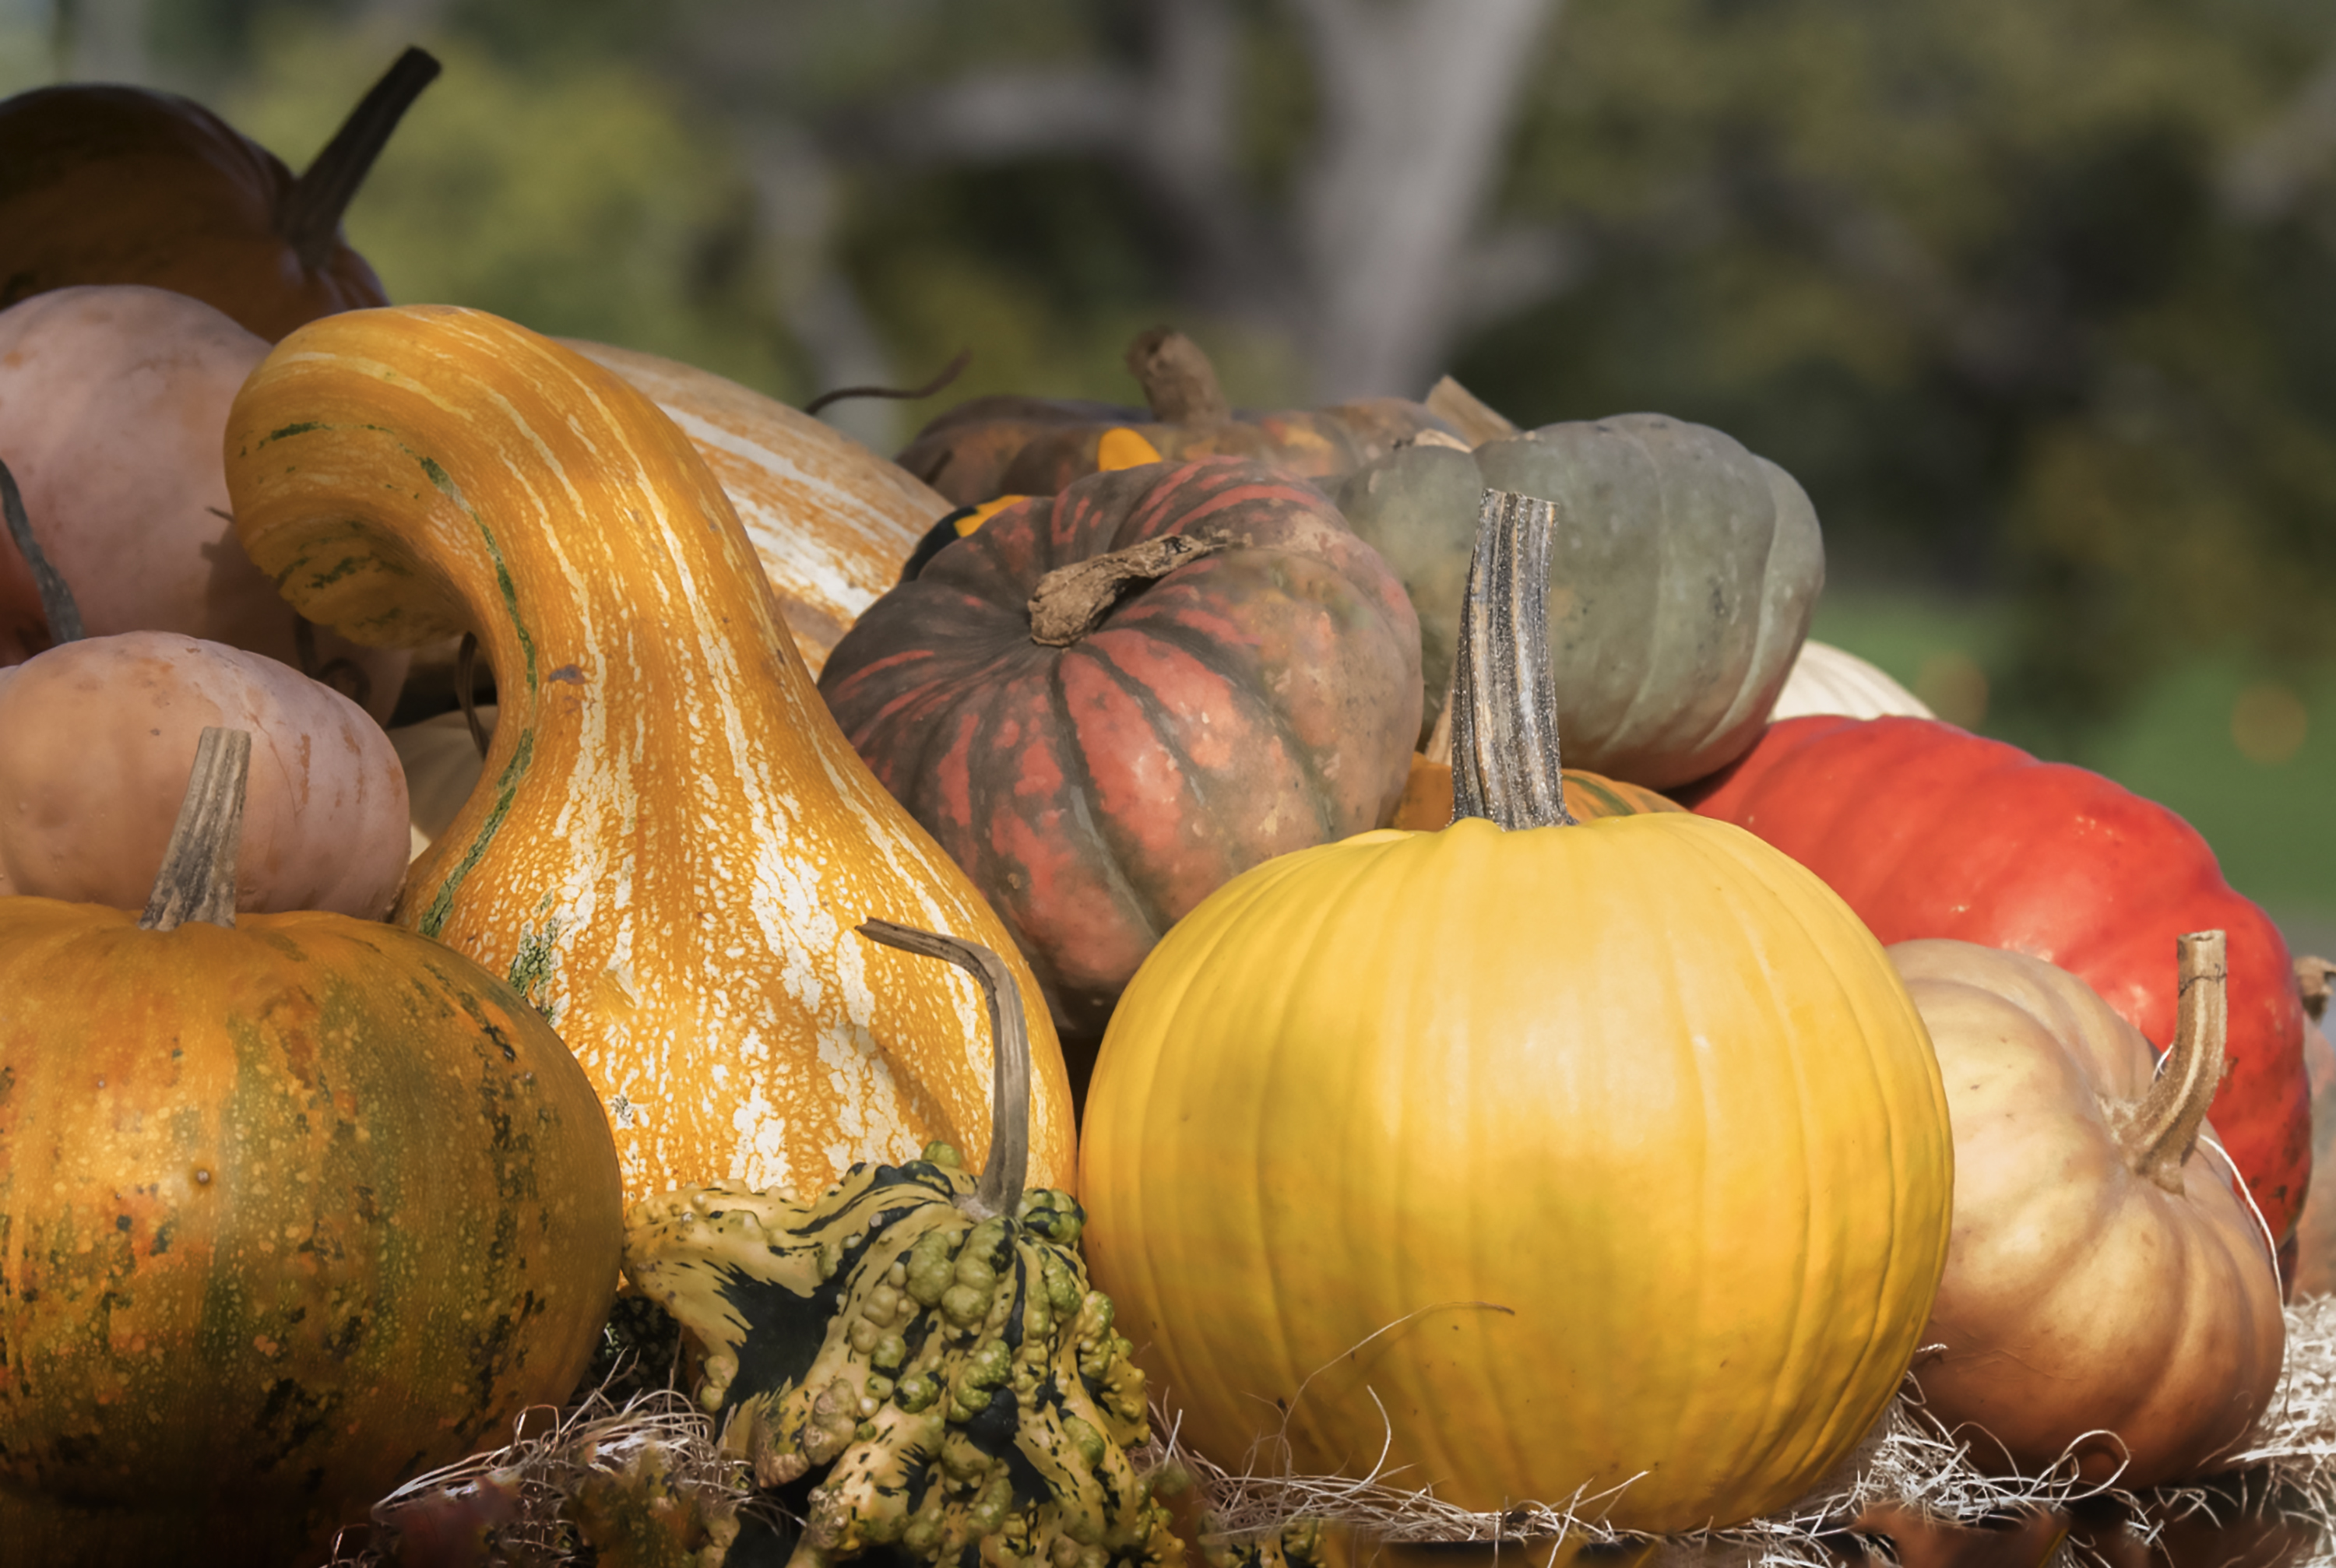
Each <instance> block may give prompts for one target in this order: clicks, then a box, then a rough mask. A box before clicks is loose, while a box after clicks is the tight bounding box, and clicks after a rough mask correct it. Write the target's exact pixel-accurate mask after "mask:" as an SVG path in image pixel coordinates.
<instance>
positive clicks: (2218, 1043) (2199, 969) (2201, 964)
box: [2117, 931, 2231, 1192]
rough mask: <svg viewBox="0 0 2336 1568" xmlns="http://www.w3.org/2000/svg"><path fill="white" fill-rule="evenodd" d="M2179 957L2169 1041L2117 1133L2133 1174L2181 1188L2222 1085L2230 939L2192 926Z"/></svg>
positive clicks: (2180, 940)
mask: <svg viewBox="0 0 2336 1568" xmlns="http://www.w3.org/2000/svg"><path fill="white" fill-rule="evenodd" d="M2175 947H2176V950H2178V951H2179V953H2180V954H2181V979H2180V980H2179V982H2178V983H2179V984H2180V986H2181V988H2182V989H2181V999H2180V1001H2179V1002H2178V1003H2177V1004H2176V1008H2177V1011H2176V1013H2175V1023H2174V1046H2173V1048H2172V1049H2171V1050H2169V1051H2167V1052H2166V1064H2165V1066H2163V1067H2162V1068H2161V1069H2160V1070H2159V1072H2158V1075H2157V1078H2156V1082H2154V1083H2152V1084H2151V1085H2150V1086H2149V1093H2148V1094H2146V1095H2145V1096H2142V1100H2141V1103H2140V1104H2139V1105H2136V1106H2135V1107H2134V1108H2133V1111H2132V1113H2131V1114H2130V1115H2129V1116H2128V1117H2126V1118H2123V1125H2121V1126H2120V1127H2119V1128H2118V1131H2117V1142H2118V1143H2119V1144H2122V1145H2123V1146H2124V1148H2125V1151H2126V1164H2127V1165H2129V1166H2130V1167H2131V1168H2132V1170H2133V1172H2134V1174H2136V1175H2139V1176H2145V1177H2146V1178H2148V1179H2149V1180H2150V1181H2153V1182H2155V1183H2157V1184H2158V1185H2159V1186H2161V1187H2164V1188H2166V1189H2167V1190H2169V1191H2176V1192H2178V1191H2179V1190H2180V1189H2181V1185H2182V1162H2183V1161H2185V1160H2186V1159H2188V1158H2189V1157H2190V1150H2191V1148H2192V1147H2193V1146H2194V1145H2195V1144H2196V1143H2197V1142H2198V1129H2199V1127H2200V1126H2202V1125H2205V1120H2206V1107H2207V1105H2209V1104H2211V1103H2212V1102H2213V1100H2214V1091H2215V1090H2216V1089H2218V1088H2220V1087H2221V1086H2222V1083H2223V1048H2224V1037H2226V1036H2227V1035H2228V1033H2229V1031H2230V1022H2231V1009H2230V1001H2229V998H2228V996H2227V994H2226V989H2227V981H2228V978H2229V962H2228V951H2227V943H2226V941H2225V940H2224V934H2223V933H2222V932H2221V931H2192V932H2191V933H2190V934H2189V935H2187V936H2184V937H2177V938H2175Z"/></svg>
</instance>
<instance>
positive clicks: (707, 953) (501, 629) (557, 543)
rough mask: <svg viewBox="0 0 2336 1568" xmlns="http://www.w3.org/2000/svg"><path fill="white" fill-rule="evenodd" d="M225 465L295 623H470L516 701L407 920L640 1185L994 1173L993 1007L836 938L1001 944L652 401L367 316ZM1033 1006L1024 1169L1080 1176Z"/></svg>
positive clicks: (490, 328) (258, 385)
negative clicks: (525, 1019)
mask: <svg viewBox="0 0 2336 1568" xmlns="http://www.w3.org/2000/svg"><path fill="white" fill-rule="evenodd" d="M227 470H228V484H229V492H230V493H231V494H232V496H233V498H234V503H235V513H236V522H237V528H238V532H239V534H240V536H241V537H242V540H243V543H244V548H245V549H246V550H247V551H248V552H249V554H250V555H251V557H252V559H253V560H256V561H258V562H259V563H260V565H261V566H262V568H263V569H264V570H268V572H269V573H271V574H272V575H273V576H274V577H275V578H276V579H277V582H278V584H279V585H280V587H281V589H282V590H283V592H284V593H285V595H286V596H287V598H289V599H291V600H292V601H293V602H294V603H295V604H296V605H297V606H298V607H299V609H301V611H302V613H304V614H306V615H307V616H309V617H310V618H313V619H316V620H319V621H321V622H323V623H325V624H327V625H331V626H334V627H336V628H342V629H344V630H345V631H346V632H347V633H348V634H350V635H351V636H353V637H355V638H359V639H360V640H364V641H367V642H371V643H377V644H382V645H386V646H408V647H411V646H416V645H419V644H423V643H426V642H430V641H433V640H435V639H439V638H444V637H446V636H448V635H450V634H458V633H462V632H465V631H470V632H475V633H476V634H477V636H478V638H479V639H480V645H481V648H482V652H483V653H484V654H485V656H486V657H488V659H489V660H490V661H491V662H492V665H493V667H494V668H495V671H496V674H497V694H498V696H499V698H500V703H501V713H500V716H499V719H500V722H498V723H497V725H496V726H495V732H494V737H493V740H492V744H491V746H490V749H489V752H488V755H487V759H486V768H485V773H484V774H483V776H482V779H481V781H480V784H479V787H478V788H477V790H476V791H474V792H473V794H472V796H471V798H470V800H469V802H468V803H466V804H465V805H464V806H463V808H462V812H461V813H459V814H458V815H457V816H456V818H455V820H454V821H453V823H452V824H451V825H450V826H449V828H448V829H447V831H446V833H444V834H443V836H442V837H441V838H440V839H439V840H438V841H437V842H435V843H434V844H433V845H432V847H431V849H430V851H429V852H427V853H425V854H424V855H423V856H422V858H421V859H420V860H418V861H417V862H415V863H414V866H413V868H412V870H411V871H410V872H409V873H408V877H407V881H406V886H405V891H404V893H403V894H402V895H401V897H400V899H399V901H398V904H397V907H396V909H395V910H394V912H393V915H392V918H393V919H394V920H397V921H398V922H399V923H401V924H404V925H407V926H411V927H413V928H414V929H416V930H421V931H422V932H423V933H424V934H425V935H430V936H435V937H438V938H440V939H442V940H445V941H446V942H448V943H450V944H451V945H453V947H455V948H457V949H459V950H462V951H463V952H464V953H467V954H469V955H470V956H471V957H472V958H473V959H477V960H479V961H480V962H482V963H483V964H485V965H486V966H487V967H488V968H490V969H494V970H495V971H497V972H498V973H507V974H509V975H510V976H511V979H513V981H514V983H515V984H516V985H517V986H518V988H519V989H521V991H522V992H523V993H524V994H526V995H527V996H528V997H529V998H530V1000H531V1001H533V1002H535V1003H536V1004H537V1005H538V1006H539V1007H540V1008H542V1009H543V1010H544V1011H545V1012H546V1013H547V1014H548V1015H549V1016H550V1018H551V1020H552V1022H553V1024H554V1026H555V1027H557V1028H558V1029H559V1030H560V1035H561V1037H563V1038H564V1039H565V1040H566V1041H567V1043H568V1046H569V1049H571V1050H572V1051H574V1052H575V1053H576V1055H577V1057H578V1058H579V1060H580V1061H581V1062H582V1063H583V1065H584V1068H585V1070H586V1072H587V1073H588V1074H589V1075H590V1076H591V1078H592V1081H593V1084H594V1086H595V1087H596V1088H598V1090H599V1093H600V1096H601V1098H602V1101H603V1103H604V1104H605V1105H606V1106H607V1108H608V1114H609V1121H610V1123H611V1125H612V1128H613V1130H614V1132H615V1135H616V1139H617V1146H618V1154H619V1156H620V1158H621V1160H622V1163H623V1168H624V1176H625V1188H626V1191H627V1193H628V1194H629V1195H631V1196H636V1197H637V1196H639V1195H642V1194H644V1193H652V1192H657V1191H662V1190H664V1189H666V1188H669V1187H673V1186H676V1185H683V1184H696V1183H705V1182H706V1181H709V1180H729V1181H743V1182H746V1183H752V1184H754V1185H756V1186H763V1187H768V1186H778V1185H792V1186H793V1187H795V1188H797V1189H798V1190H799V1191H803V1192H805V1193H812V1192H816V1191H818V1190H819V1189H820V1188H822V1187H823V1186H824V1185H825V1184H826V1183H828V1182H829V1181H831V1180H832V1179H833V1178H834V1177H835V1176H837V1175H838V1174H841V1173H842V1171H843V1170H844V1169H845V1168H846V1167H848V1166H849V1165H851V1164H852V1163H854V1162H856V1161H861V1160H881V1161H896V1162H897V1161H901V1160H906V1159H911V1158H914V1157H915V1156H916V1154H918V1153H919V1151H920V1149H921V1148H922V1147H923V1145H924V1144H926V1143H927V1142H928V1141H930V1140H934V1139H941V1140H946V1141H948V1142H949V1143H951V1144H956V1145H957V1146H958V1147H959V1148H960V1149H963V1150H965V1151H967V1153H968V1156H970V1157H977V1158H978V1157H979V1156H978V1153H977V1151H979V1150H982V1149H985V1148H986V1147H987V1145H988V1131H989V1108H988V1107H989V1095H990V1060H989V1051H988V1046H987V1045H986V1044H985V1043H984V1042H985V1041H986V1040H987V1038H988V1035H987V1030H986V1028H985V1027H984V1018H985V1015H984V1011H983V1002H982V998H981V996H980V994H979V991H978V989H977V988H976V987H975V986H974V984H973V982H972V981H971V980H970V979H967V978H964V977H962V976H959V975H958V974H957V972H956V971H955V970H953V969H948V968H947V967H946V966H942V965H937V964H930V963H924V962H920V960H918V959H914V958H912V957H910V956H907V955H897V954H893V953H891V952H889V951H880V950H872V949H871V944H869V943H868V942H866V941H864V940H861V939H860V938H858V937H856V936H855V935H853V934H852V933H853V930H854V928H855V927H857V926H858V925H859V924H860V923H861V921H862V920H868V919H871V918H880V919H884V920H900V921H903V922H908V923H914V924H917V925H920V926H923V927H925V928H927V929H929V930H939V931H945V932H948V933H949V934H951V935H957V936H962V937H965V938H967V939H968V940H974V941H978V942H980V943H982V944H983V945H985V946H987V947H990V948H992V949H995V950H998V951H1000V952H1005V953H1008V954H1010V953H1011V951H1012V942H1011V940H1010V939H1009V938H1008V937H1007V933H1006V931H1005V929H1004V928H1003V927H1002V926H1000V925H999V924H998V920H997V919H996V917H995V916H993V915H992V914H991V913H990V911H989V910H988V906H987V905H985V904H984V903H983V902H982V901H981V899H980V896H979V895H978V893H977V892H976V891H974V889H973V887H972V885H971V883H970V882H968V881H967V880H966V879H965V877H964V875H963V873H962V872H959V870H958V869H957V867H956V866H955V865H954V864H953V863H951V862H950V861H949V857H948V856H947V855H945V854H943V853H942V852H940V851H939V849H938V848H937V847H935V845H934V844H933V843H932V842H931V841H930V839H929V838H927V837H926V835H925V833H923V831H922V830H921V829H920V828H919V827H918V826H917V825H916V824H915V823H914V822H913V821H911V820H910V818H909V816H908V815H907V813H905V812H903V811H902V810H901V809H900V807H899V806H898V805H897V804H896V803H894V802H893V800H892V798H891V796H890V795H889V794H886V793H885V792H884V790H883V788H882V786H881V785H880V784H877V782H876V780H875V778H874V776H873V775H871V774H870V773H869V772H868V770H867V768H866V766H865V765H862V764H861V761H860V759H859V758H858V756H857V755H854V754H853V752H852V747H851V745H849V743H847V742H846V741H845V740H844V738H843V735H842V733H841V732H840V731H839V730H838V729H837V728H836V726H835V724H834V722H833V720H832V719H831V718H830V717H829V716H828V714H827V710H826V708H825V706H824V705H822V703H821V701H820V699H819V694H818V692H817V691H816V689H815V688H814V687H813V685H812V681H811V677H810V675H809V673H808V672H807V671H806V670H805V668H804V667H803V658H802V657H801V656H800V655H799V654H798V653H797V651H796V648H795V646H794V643H793V640H792V639H791V638H789V637H788V635H787V631H786V628H785V626H784V623H783V621H782V620H781V618H780V611H779V609H778V606H777V604H776V602H775V600H774V597H773V594H772V591H771V589H770V587H769V585H768V583H767V582H766V581H765V580H764V574H763V571H762V570H761V567H760V563H759V562H758V561H757V560H756V557H755V553H754V547H753V545H752V543H751V542H750V541H749V540H748V538H747V535H746V532H745V529H744V528H743V527H742V526H741V525H740V523H739V521H738V518H737V515H736V513H735V511H733V510H732V507H731V505H730V502H729V501H728V500H727V498H726V497H725V495H724V493H723V491H722V488H721V486H720V485H719V484H718V483H717V482H715V477H714V475H713V474H712V472H709V471H708V469H707V467H706V464H705V463H704V462H703V461H701V459H700V458H699V456H698V455H697V453H696V451H695V450H694V449H693V447H692V445H691V443H690V442H689V440H688V438H687V437H686V435H685V434H684V433H682V432H681V431H680V430H679V429H678V428H676V426H675V424H673V422H672V421H671V420H669V419H667V417H666V416H665V415H664V414H660V413H659V412H658V411H657V407H656V405H655V404H652V403H651V402H650V401H649V400H648V399H647V397H645V396H644V395H643V394H640V393H638V392H637V391H635V390H634V389H633V388H632V387H631V386H630V385H628V384H627V383H626V382H625V381H623V380H622V379H621V378H619V377H618V376H617V375H614V374H612V373H610V372H608V371H607V370H604V369H602V368H601V367H600V366H599V365H595V364H593V363H592V362H591V361H589V359H586V358H584V357H583V356H582V355H579V354H577V353H575V352H574V351H573V350H570V349H568V348H565V347H562V346H560V345H559V344H556V343H554V342H552V341H551V340H550V339H548V338H545V337H540V336H537V335H535V334H533V333H530V332H529V331H527V330H526V329H524V328H522V327H519V326H513V325H512V324H511V323H509V322H506V321H503V320H501V319H499V318H497V317H492V316H488V315H485V314H483V313H481V312H477V311H471V310H463V309H458V308H454V307H442V306H415V307H400V308H391V309H382V310H370V311H354V312H349V313H346V314H343V315H338V316H333V317H326V318H325V319H323V320H320V321H317V322H315V323H312V324H311V325H309V326H306V327H303V328H302V329H300V330H299V331H298V332H297V333H295V334H294V335H293V336H290V337H287V339H285V341H284V342H283V343H282V344H280V345H278V346H277V348H276V350H275V351H274V352H273V353H272V354H270V355H269V356H268V359H267V360H266V361H265V362H264V363H263V364H262V365H260V366H259V368H258V370H257V371H256V372H255V373H254V374H253V375H252V377H251V379H250V381H249V382H248V383H247V384H246V385H245V386H244V389H243V392H242V394H241V395H240V396H238V399H237V401H236V404H235V408H234V411H233V414H232V415H231V417H230V419H229V426H228V437H227ZM1007 961H1008V962H1009V963H1011V964H1014V965H1015V966H1016V968H1017V979H1018V980H1019V981H1020V982H1021V984H1022V986H1023V988H1024V992H1025V994H1026V995H1027V996H1031V997H1036V996H1037V995H1038V994H1039V993H1038V989H1037V983H1036V981H1035V980H1033V979H1031V978H1030V977H1029V976H1028V974H1027V969H1023V968H1021V966H1020V960H1019V959H1015V958H1011V957H1009V959H1008V960H1007ZM1026 1012H1027V1022H1028V1025H1029V1028H1030V1032H1031V1038H1032V1042H1033V1048H1034V1054H1035V1055H1034V1060H1035V1064H1036V1065H1035V1066H1034V1073H1033V1076H1034V1078H1035V1080H1036V1081H1035V1083H1034V1086H1033V1092H1034V1104H1033V1116H1032V1125H1031V1171H1032V1179H1033V1180H1034V1181H1036V1182H1042V1183H1047V1184H1054V1185H1065V1186H1067V1185H1068V1184H1069V1182H1070V1179H1071V1174H1072V1147H1073V1127H1072V1118H1071V1102H1070V1091H1069V1086H1068V1083H1067V1079H1066V1075H1065V1072H1064V1068H1063V1064H1062V1057H1061V1053H1060V1048H1059V1047H1058V1046H1057V1045H1056V1041H1055V1035H1054V1030H1053V1028H1052V1027H1051V1026H1050V1024H1049V1023H1048V1021H1047V1018H1046V1013H1045V1011H1044V1009H1043V1008H1040V1009H1037V1010H1036V1011H1030V1010H1028V1009H1027V1008H1026Z"/></svg>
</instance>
